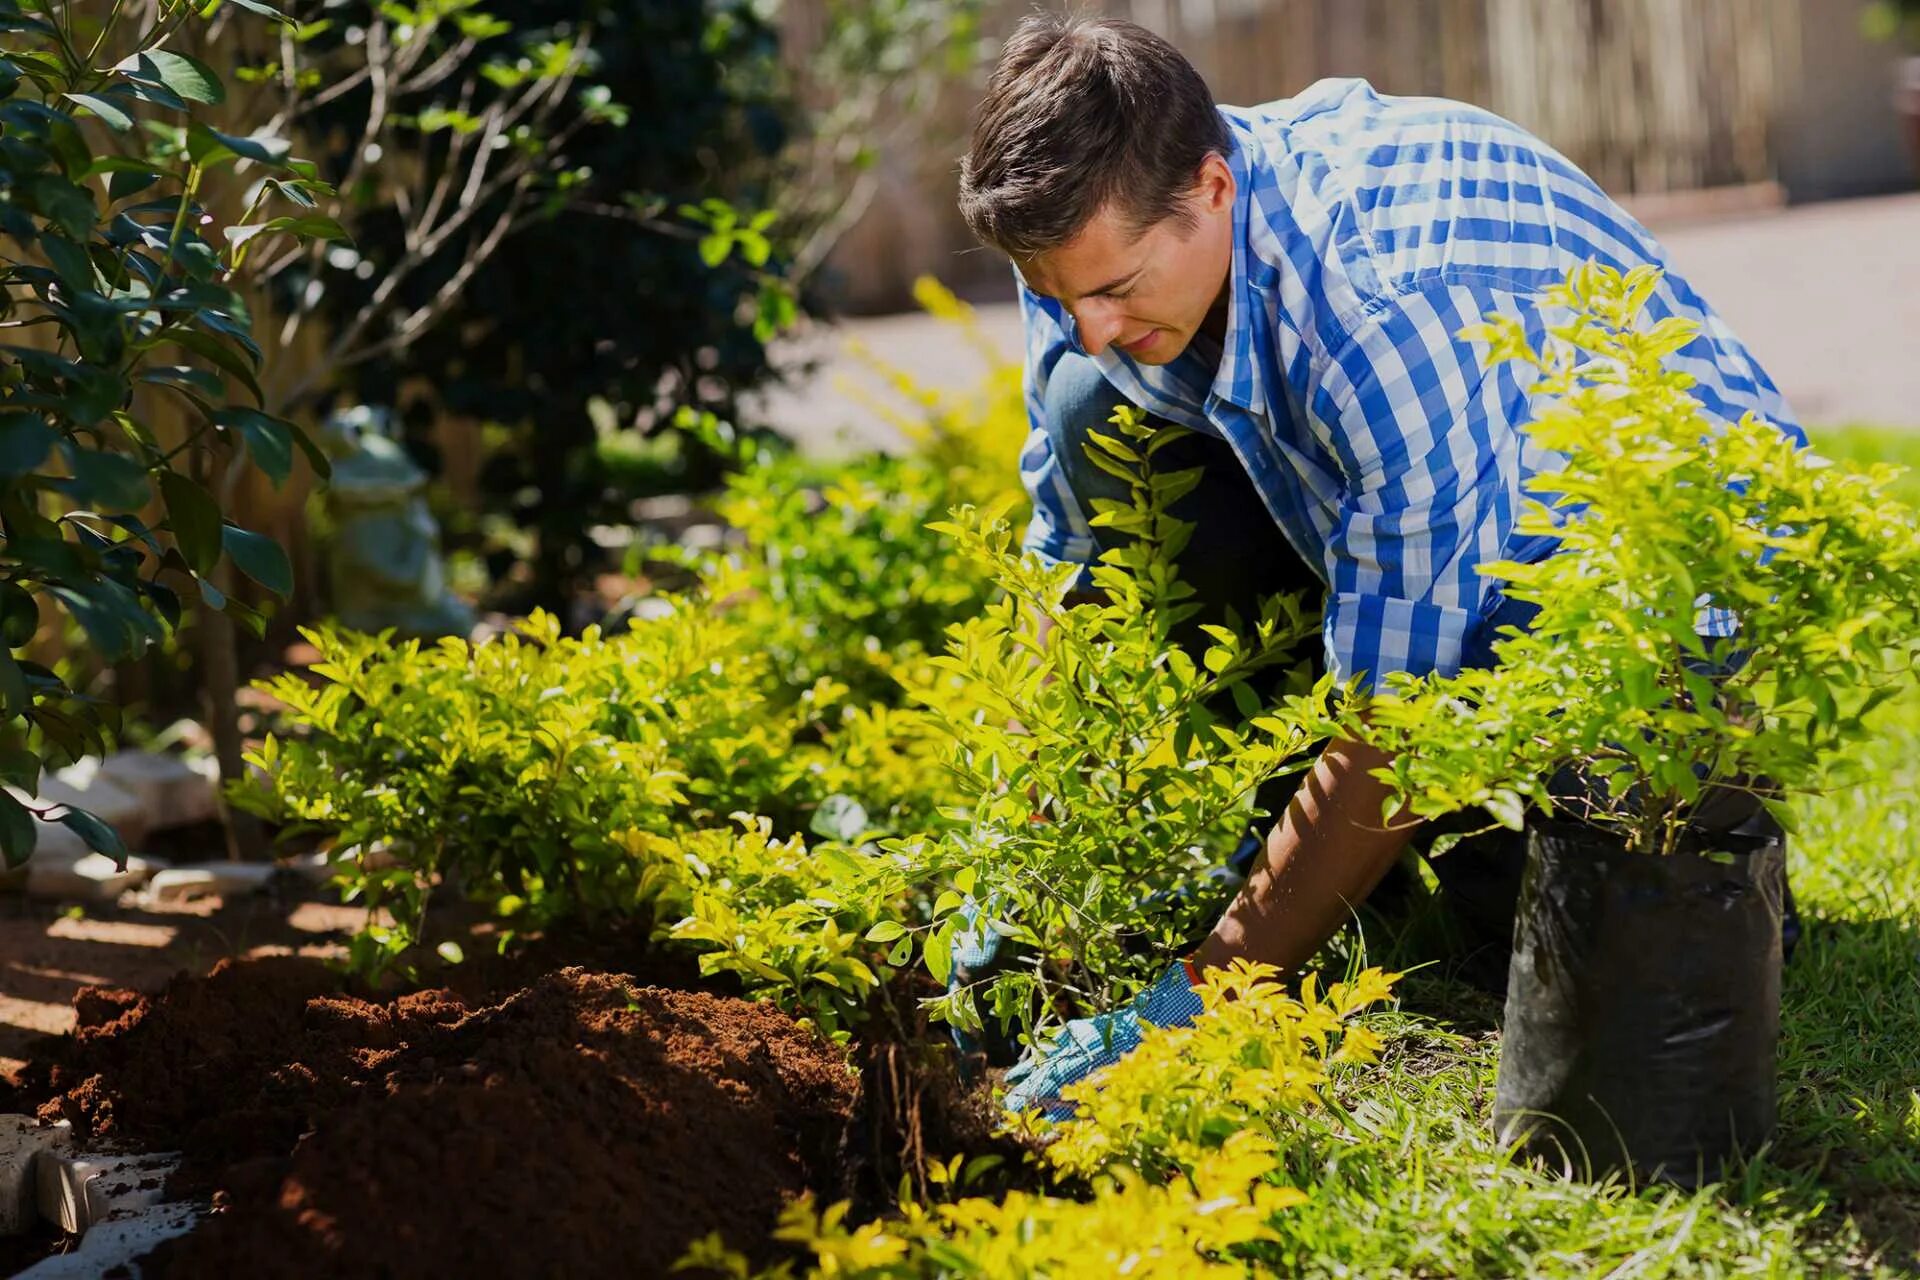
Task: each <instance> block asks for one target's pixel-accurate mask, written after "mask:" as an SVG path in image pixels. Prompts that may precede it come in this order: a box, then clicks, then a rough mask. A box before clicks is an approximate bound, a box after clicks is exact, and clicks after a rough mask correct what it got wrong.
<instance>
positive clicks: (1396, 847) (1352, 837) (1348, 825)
mask: <svg viewBox="0 0 1920 1280" xmlns="http://www.w3.org/2000/svg"><path fill="white" fill-rule="evenodd" d="M1386 759H1387V757H1386V756H1385V755H1383V754H1382V753H1381V752H1379V751H1377V750H1375V749H1374V748H1372V747H1368V746H1364V745H1362V744H1360V743H1357V742H1351V741H1337V742H1334V743H1332V744H1330V745H1329V746H1328V747H1327V749H1326V751H1325V752H1323V753H1322V754H1321V757H1320V759H1319V761H1318V762H1317V763H1315V765H1314V767H1313V771H1312V772H1311V773H1310V774H1308V776H1307V779H1306V781H1305V782H1304V783H1303V784H1302V785H1301V787H1300V790H1299V791H1298V792H1296V793H1295V794H1294V797H1293V801H1292V803H1290V804H1289V805H1288V806H1287V811H1286V813H1285V814H1284V815H1283V816H1282V817H1281V820H1280V821H1279V823H1278V824H1276V825H1275V827H1274V829H1273V833H1272V834H1271V835H1270V836H1268V837H1267V855H1266V857H1265V858H1263V859H1261V860H1260V861H1259V862H1257V863H1256V864H1255V865H1254V869H1253V873H1252V875H1250V876H1249V877H1248V879H1247V883H1246V885H1245V886H1244V887H1243V888H1242V889H1241V890H1240V894H1239V896H1238V897H1236V898H1235V899H1234V900H1233V905H1232V906H1230V907H1228V908H1227V912H1226V914H1225V915H1224V916H1222V917H1221V918H1220V923H1219V924H1217V925H1215V926H1214V929H1213V933H1212V935H1211V936H1209V937H1208V938H1207V940H1206V941H1205V942H1204V943H1202V944H1201V946H1200V949H1199V951H1198V952H1196V953H1195V955H1194V963H1195V965H1196V966H1197V967H1199V968H1202V969H1209V968H1219V967H1223V966H1224V965H1226V964H1227V963H1228V962H1229V961H1231V960H1233V959H1235V958H1241V959H1247V960H1258V961H1264V962H1265V963H1267V964H1271V965H1276V966H1278V967H1279V968H1280V969H1282V970H1284V971H1287V972H1294V971H1297V970H1298V969H1299V968H1300V967H1301V966H1302V965H1304V964H1305V963H1306V962H1307V961H1308V960H1310V959H1311V958H1312V957H1313V954H1314V952H1316V951H1318V950H1319V949H1320V944H1321V943H1323V942H1325V941H1326V940H1327V939H1328V938H1330V937H1332V936H1333V933H1334V931H1335V930H1337V929H1338V928H1339V927H1340V925H1341V923H1342V922H1344V921H1345V920H1346V919H1347V918H1348V915H1349V914H1350V912H1351V911H1352V909H1353V907H1355V906H1357V905H1359V903H1360V902H1362V901H1363V900H1364V899H1365V898H1366V896H1367V895H1368V894H1369V893H1371V892H1372V891H1373V887H1374V885H1376V884H1378V883H1379V882H1380V877H1381V876H1383V875H1385V874H1386V871H1387V868H1388V867H1389V866H1391V865H1392V864H1393V860H1394V859H1395V858H1396V857H1398V856H1399V854H1400V850H1401V849H1403V848H1405V847H1406V843H1407V841H1408V839H1410V838H1411V837H1412V835H1413V831H1414V828H1415V825H1416V824H1415V823H1414V822H1413V820H1412V819H1411V818H1409V817H1407V816H1405V815H1397V816H1396V817H1395V819H1394V820H1393V821H1392V822H1391V823H1383V822H1382V821H1381V817H1380V807H1381V804H1382V803H1383V802H1384V801H1385V800H1386V798H1387V795H1388V789H1387V787H1386V785H1385V784H1384V783H1382V782H1381V781H1379V780H1378V779H1377V778H1374V777H1372V776H1370V772H1369V771H1370V770H1373V769H1376V768H1379V767H1380V766H1381V765H1383V764H1385V763H1386Z"/></svg>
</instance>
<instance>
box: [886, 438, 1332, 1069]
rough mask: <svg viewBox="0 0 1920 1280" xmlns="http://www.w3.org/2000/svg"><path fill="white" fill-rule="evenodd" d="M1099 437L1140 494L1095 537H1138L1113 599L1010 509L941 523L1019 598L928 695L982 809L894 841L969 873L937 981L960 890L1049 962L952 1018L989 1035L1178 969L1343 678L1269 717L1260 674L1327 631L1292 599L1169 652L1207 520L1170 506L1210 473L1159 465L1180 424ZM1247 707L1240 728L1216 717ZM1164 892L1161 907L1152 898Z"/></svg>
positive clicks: (1044, 1020) (942, 1011) (940, 905)
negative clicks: (986, 1020)
mask: <svg viewBox="0 0 1920 1280" xmlns="http://www.w3.org/2000/svg"><path fill="white" fill-rule="evenodd" d="M1114 421H1115V424H1116V427H1117V430H1116V432H1115V434H1113V435H1111V436H1099V437H1097V446H1098V448H1099V449H1100V450H1101V460H1102V464H1103V465H1106V466H1108V467H1110V468H1111V469H1114V470H1115V471H1116V473H1118V474H1123V475H1126V476H1128V477H1129V478H1130V480H1131V482H1132V489H1131V500H1130V501H1129V502H1125V503H1121V502H1112V501H1106V502H1102V503H1101V504H1099V505H1100V508H1101V509H1100V511H1099V512H1098V514H1097V515H1096V516H1095V517H1094V520H1095V522H1096V523H1097V524H1102V525H1105V526H1108V527H1112V528H1115V529H1119V530H1121V531H1123V532H1125V533H1128V534H1130V535H1132V537H1133V541H1132V542H1131V543H1130V544H1129V545H1127V546H1125V547H1122V548H1119V549H1115V550H1112V551H1109V552H1107V553H1106V554H1105V555H1103V556H1102V563H1101V564H1100V565H1099V566H1098V567H1096V568H1095V569H1094V571H1093V578H1094V583H1095V586H1096V587H1097V588H1098V590H1099V591H1100V592H1101V593H1102V594H1103V595H1104V599H1103V600H1102V601H1101V602H1099V603H1091V602H1082V603H1070V596H1069V584H1070V582H1071V580H1072V578H1073V574H1074V570H1073V569H1072V568H1071V567H1069V566H1059V567H1048V566H1045V565H1043V564H1041V563H1040V562H1039V561H1038V560H1035V559H1031V558H1024V557H1022V556H1021V555H1020V554H1019V553H1018V551H1017V550H1016V549H1015V543H1014V532H1013V529H1012V527H1011V526H1010V525H1009V523H1008V522H1007V521H1006V520H1005V519H1004V518H1003V517H1002V516H1000V515H999V514H998V513H995V512H985V513H982V512H978V511H974V510H972V509H965V508H963V509H962V510H961V511H960V512H958V513H957V514H956V517H955V519H954V521H953V522H951V523H949V524H945V525H943V526H941V527H942V528H943V529H945V531H946V532H948V533H950V534H951V535H952V536H953V537H954V538H955V539H956V542H957V544H958V546H959V547H960V548H961V549H962V551H963V552H964V553H965V555H966V556H967V557H968V558H969V559H970V560H972V561H974V562H975V563H977V564H978V565H980V566H982V567H983V568H985V569H986V570H987V571H989V572H990V574H991V576H992V578H993V580H994V581H995V582H996V583H997V584H998V586H999V588H1000V592H1001V595H1000V597H999V598H998V599H996V600H995V601H993V602H992V603H991V604H989V605H987V606H986V607H985V608H984V609H983V610H982V611H981V612H980V613H979V615H978V616H976V617H973V618H970V619H968V620H966V621H964V622H961V623H958V624H956V625H955V626H954V627H953V628H952V630H951V633H950V637H949V640H948V645H947V652H946V653H945V654H943V655H941V656H939V657H937V658H935V659H933V660H932V662H931V663H930V666H931V668H932V669H933V670H934V672H936V673H937V675H938V677H939V678H938V680H937V681H935V682H933V683H930V684H927V685H925V686H923V687H921V688H920V689H919V690H917V693H918V696H919V697H920V699H921V700H922V701H923V702H924V703H925V704H926V705H927V707H928V708H929V710H930V711H931V712H932V713H933V714H934V715H935V716H937V717H938V719H939V721H940V723H941V725H942V727H943V729H944V730H945V732H946V733H947V734H948V735H949V737H950V739H951V742H952V752H951V757H950V762H949V763H950V767H951V768H952V770H953V771H954V773H955V774H956V776H957V777H958V778H959V780H960V789H961V791H962V792H963V793H964V794H965V795H967V796H970V797H972V803H971V805H970V812H969V813H968V814H967V816H966V817H965V819H964V820H963V821H961V822H960V823H959V824H958V825H957V826H956V827H955V829H953V830H952V831H950V832H949V833H947V834H946V835H944V836H942V837H940V838H939V839H937V840H931V841H924V842H918V843H912V842H895V844H894V845H893V846H892V847H894V848H896V849H897V850H899V851H901V852H902V854H903V856H908V857H910V858H913V859H916V860H917V861H918V863H919V866H920V869H921V874H922V875H924V876H925V877H926V878H927V880H928V881H929V882H931V881H933V880H934V879H937V878H938V877H941V876H946V877H950V879H951V884H952V887H951V888H950V889H948V890H946V891H945V892H943V893H941V894H940V895H939V896H938V897H937V899H936V901H935V903H934V907H933V912H932V919H931V922H930V923H929V925H927V926H926V927H925V928H924V929H922V930H920V931H918V932H917V933H916V935H915V936H916V938H917V939H918V940H919V941H920V942H921V944H922V945H923V954H924V960H925V963H926V964H927V966H928V968H929V969H930V970H931V971H932V972H933V974H934V976H935V977H936V978H937V979H940V980H942V981H945V980H946V978H947V976H948V973H949V971H950V968H951V949H952V939H953V935H954V933H955V931H956V929H957V928H958V927H959V926H960V924H961V917H960V916H959V915H958V914H956V912H957V910H958V908H959V907H960V905H961V903H962V901H963V895H965V894H972V895H974V896H975V897H976V898H977V899H978V900H979V901H980V902H981V903H982V904H983V905H982V910H983V917H982V918H983V919H984V920H985V921H986V922H987V924H988V927H991V928H993V929H994V930H995V931H997V932H1000V933H1001V934H1002V935H1003V936H1005V937H1007V938H1009V939H1011V940H1013V941H1015V942H1018V943H1021V944H1024V945H1025V946H1026V947H1027V948H1029V949H1030V960H1029V961H1028V962H1027V963H1024V964H1023V965H1020V966H1016V967H1011V968H1008V969H1006V970H1004V971H1003V972H1001V973H999V974H997V975H995V976H994V977H992V978H989V979H983V980H982V981H980V982H976V983H973V984H970V985H967V986H963V987H960V988H958V989H957V990H955V991H953V992H952V993H950V994H949V995H948V996H947V997H945V998H943V999H941V1000H939V1001H938V1002H937V1003H936V1004H935V1005H934V1006H933V1013H934V1014H935V1016H937V1017H940V1018H943V1019H946V1020H948V1021H951V1022H954V1023H956V1024H959V1025H962V1026H969V1027H975V1028H977V1027H979V1026H980V1025H981V1023H980V1019H981V1009H982V1008H986V1009H988V1010H989V1011H990V1012H991V1014H992V1015H993V1016H994V1017H995V1018H997V1019H998V1020H999V1021H1000V1022H1001V1024H1002V1025H1003V1026H1013V1025H1015V1024H1018V1025H1019V1026H1021V1027H1024V1028H1027V1029H1028V1030H1030V1031H1038V1030H1039V1029H1042V1028H1044V1027H1046V1026H1048V1025H1050V1024H1051V1023H1052V1022H1053V1020H1054V1019H1055V1018H1056V1017H1057V1016H1058V1014H1059V1013H1060V1012H1061V1011H1062V1009H1064V1008H1065V1007H1067V1006H1069V1005H1071V1006H1078V1007H1080V1008H1082V1009H1087V1008H1091V1009H1095V1010H1098V1009H1106V1008H1111V1007H1114V1006H1116V1005H1118V1004H1120V1003H1122V1002H1124V1001H1125V1000H1126V999H1127V998H1129V997H1131V996H1132V995H1133V994H1134V993H1135V992H1136V991H1137V990H1138V989H1139V987H1140V986H1141V985H1142V984H1143V983H1144V982H1146V981H1149V980H1151V979H1152V978H1153V977H1154V976H1157V975H1158V973H1159V972H1160V971H1161V970H1162V969H1164V967H1165V964H1166V955H1167V953H1168V952H1169V951H1170V950H1172V949H1174V948H1176V947H1178V946H1180V945H1182V944H1183V942H1184V941H1186V939H1187V937H1188V935H1190V934H1191V933H1192V932H1193V931H1194V929H1195V928H1196V927H1204V925H1203V923H1202V922H1204V921H1206V920H1207V919H1208V918H1209V916H1210V915H1211V914H1213V913H1216V912H1217V911H1218V909H1219V906H1220V903H1219V900H1218V899H1219V893H1218V891H1217V886H1216V885H1215V882H1214V881H1212V880H1211V879H1209V877H1208V875H1207V873H1208V871H1209V869H1210V868H1212V867H1213V866H1214V865H1215V864H1217V863H1218V862H1219V861H1221V860H1222V857H1223V855H1224V852H1225V851H1226V850H1230V849H1231V848H1232V847H1233V845H1234V843H1235V842H1236V841H1237V839H1238V838H1239V836H1240V835H1241V834H1242V833H1243V832H1245V831H1246V829H1247V827H1248V824H1249V823H1250V821H1251V820H1252V818H1253V817H1254V814H1253V813H1252V812H1251V807H1250V806H1251V798H1252V795H1253V792H1254V789H1255V788H1256V787H1258V786H1259V785H1260V783H1262V782H1264V781H1265V780H1267V779H1268V778H1270V777H1272V776H1274V775H1275V774H1277V773H1279V772H1281V771H1283V770H1286V769H1289V768H1296V767H1300V766H1302V765H1304V764H1305V762H1306V759H1307V756H1306V752H1307V749H1308V747H1309V745H1310V744H1311V743H1312V742H1313V741H1314V740H1315V739H1316V738H1317V737H1318V736H1319V735H1320V734H1321V733H1322V732H1324V730H1325V728H1326V706H1327V700H1328V698H1329V696H1330V694H1331V692H1332V686H1331V684H1330V683H1329V682H1327V681H1322V682H1321V683H1320V685H1318V686H1317V687H1315V688H1313V689H1311V690H1308V689H1304V688H1299V689H1297V690H1296V691H1295V692H1293V693H1291V694H1289V695H1287V696H1286V697H1285V699H1284V700H1283V701H1282V702H1281V704H1280V705H1278V706H1276V707H1272V708H1267V707H1263V706H1261V704H1260V701H1259V699H1258V698H1257V697H1256V696H1255V695H1254V694H1253V693H1252V691H1251V689H1250V688H1249V685H1248V680H1249V678H1250V677H1251V676H1253V675H1254V674H1255V673H1257V672H1260V671H1262V670H1263V669H1265V668H1267V667H1270V666H1272V665H1274V664H1275V663H1278V662H1280V661H1282V660H1283V659H1284V658H1285V656H1286V655H1287V654H1288V653H1289V651H1290V650H1291V649H1292V648H1293V646H1294V645H1295V644H1297V643H1298V642H1299V641H1301V640H1302V639H1304V638H1306V637H1308V636H1310V635H1312V634H1313V633H1314V628H1315V619H1314V618H1313V617H1312V616H1311V615H1309V614H1307V613H1305V612H1303V611H1302V609H1301V608H1300V604H1299V602H1298V600H1296V599H1294V598H1292V597H1275V598H1272V599H1270V600H1269V601H1267V602H1266V604H1265V606H1264V609H1263V612H1262V615H1261V616H1260V617H1259V618H1258V619H1255V620H1253V623H1252V626H1251V628H1250V632H1249V634H1248V635H1246V636H1242V635H1240V634H1237V633H1236V632H1234V631H1232V630H1230V629H1228V628H1226V627H1220V626H1209V627H1208V628H1206V631H1207V635H1208V637H1209V639H1210V641H1211V643H1210V644H1209V646H1208V647H1207V649H1206V651H1205V652H1204V653H1203V654H1201V655H1200V656H1199V658H1197V659H1196V658H1195V657H1193V656H1192V655H1189V654H1188V653H1187V652H1186V651H1184V650H1183V649H1181V648H1180V647H1179V646H1178V645H1177V644H1175V643H1174V641H1173V639H1172V635H1173V631H1174V628H1175V627H1177V626H1178V625H1179V624H1180V623H1181V622H1182V621H1183V620H1185V619H1186V618H1188V617H1190V616H1191V615H1192V613H1193V611H1194V608H1195V606H1194V605H1193V604H1192V603H1191V596H1192V590H1191V588H1189V587H1188V586H1186V584H1184V583H1182V582H1180V581H1179V579H1178V578H1177V576H1176V574H1175V572H1174V567H1173V563H1174V557H1175V556H1176V555H1177V554H1178V552H1179V550H1180V549H1181V548H1182V546H1184V544H1185V542H1186V539H1187V537H1188V536H1189V534H1190V532H1191V526H1188V525H1186V524H1184V523H1182V522H1181V521H1179V520H1176V519H1174V518H1173V517H1171V516H1169V515H1168V514H1167V512H1166V507H1167V504H1168V503H1170V502H1172V501H1174V500H1175V499H1176V498H1178V497H1179V496H1180V495H1181V494H1182V493H1184V492H1186V491H1187V490H1188V489H1190V488H1191V486H1192V485H1193V484H1194V483H1195V482H1197V480H1198V473H1197V471H1192V470H1189V471H1178V472H1169V473H1164V474H1162V473H1157V472H1156V471H1155V470H1154V468H1153V462H1152V460H1153V457H1154V455H1155V454H1156V453H1157V452H1158V451H1159V449H1160V448H1161V447H1162V446H1163V445H1164V444H1165V443H1166V442H1167V441H1169V440H1171V439H1173V438H1174V435H1175V433H1174V432H1173V431H1171V430H1169V431H1155V430H1154V429H1152V428H1149V427H1148V426H1146V425H1144V423H1143V422H1142V420H1141V418H1140V417H1139V415H1137V414H1135V413H1134V412H1132V411H1130V410H1124V409H1123V410H1122V411H1121V412H1120V413H1119V414H1117V415H1116V417H1115V419H1114ZM1229 703H1231V705H1232V706H1233V708H1234V709H1235V710H1236V711H1237V713H1238V714H1237V715H1233V716H1222V715H1221V714H1219V713H1217V712H1216V711H1215V710H1214V709H1213V708H1216V707H1221V706H1225V705H1227V704H1229ZM1149 898H1152V899H1153V900H1154V901H1153V902H1152V903H1149V902H1148V899H1149Z"/></svg>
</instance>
